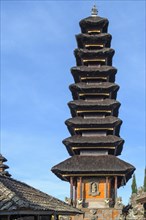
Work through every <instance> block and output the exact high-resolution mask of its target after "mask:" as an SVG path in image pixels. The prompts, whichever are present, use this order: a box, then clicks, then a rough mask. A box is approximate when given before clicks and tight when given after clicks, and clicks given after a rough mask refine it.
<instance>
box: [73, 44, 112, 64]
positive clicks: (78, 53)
mask: <svg viewBox="0 0 146 220" xmlns="http://www.w3.org/2000/svg"><path fill="white" fill-rule="evenodd" d="M114 53H115V51H114V50H113V49H111V48H103V49H101V50H88V49H78V48H77V49H75V50H74V55H75V57H76V63H77V66H82V65H89V64H90V63H92V65H96V66H97V65H98V63H99V64H100V65H101V64H102V65H109V66H112V57H113V55H114ZM89 62H90V63H89Z"/></svg>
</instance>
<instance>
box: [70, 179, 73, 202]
mask: <svg viewBox="0 0 146 220" xmlns="http://www.w3.org/2000/svg"><path fill="white" fill-rule="evenodd" d="M70 199H71V204H72V202H73V177H72V176H71V177H70Z"/></svg>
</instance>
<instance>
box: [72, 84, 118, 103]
mask: <svg viewBox="0 0 146 220" xmlns="http://www.w3.org/2000/svg"><path fill="white" fill-rule="evenodd" d="M69 88H70V90H71V92H72V96H73V99H78V98H79V97H80V96H79V93H84V95H86V93H90V95H94V94H98V93H102V94H103V93H108V94H109V97H110V98H111V99H116V94H117V91H118V89H119V86H118V85H117V84H115V83H110V82H102V83H85V82H80V83H75V84H71V85H70V86H69Z"/></svg>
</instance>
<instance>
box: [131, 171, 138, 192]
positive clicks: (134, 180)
mask: <svg viewBox="0 0 146 220" xmlns="http://www.w3.org/2000/svg"><path fill="white" fill-rule="evenodd" d="M131 189H132V194H133V193H137V184H136V177H135V174H133V179H132V185H131Z"/></svg>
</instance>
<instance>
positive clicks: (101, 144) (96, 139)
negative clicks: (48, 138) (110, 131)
mask: <svg viewBox="0 0 146 220" xmlns="http://www.w3.org/2000/svg"><path fill="white" fill-rule="evenodd" d="M63 144H64V145H65V146H66V148H67V150H68V153H69V154H70V155H71V156H73V155H74V154H80V151H81V150H86V149H89V150H93V149H94V150H96V149H99V150H101V149H105V150H108V152H109V154H114V155H116V156H117V155H120V154H121V152H122V149H123V144H124V140H123V139H122V138H120V137H117V136H115V135H107V136H88V137H86V136H81V135H73V136H71V137H69V138H66V139H64V140H63Z"/></svg>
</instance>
